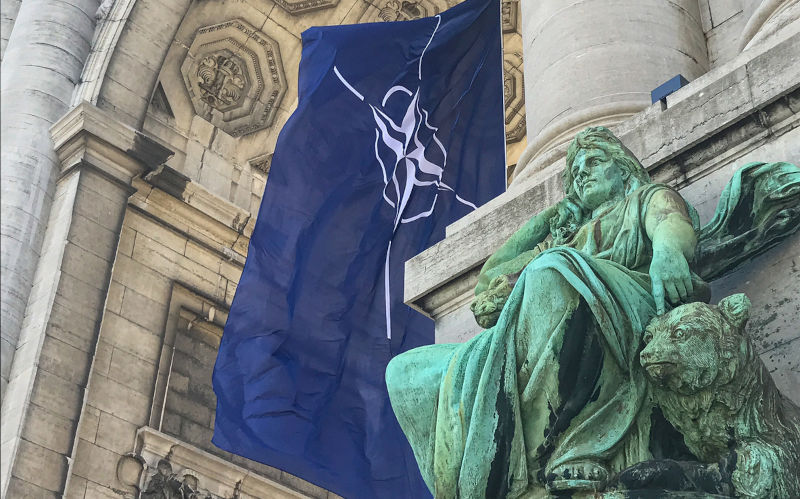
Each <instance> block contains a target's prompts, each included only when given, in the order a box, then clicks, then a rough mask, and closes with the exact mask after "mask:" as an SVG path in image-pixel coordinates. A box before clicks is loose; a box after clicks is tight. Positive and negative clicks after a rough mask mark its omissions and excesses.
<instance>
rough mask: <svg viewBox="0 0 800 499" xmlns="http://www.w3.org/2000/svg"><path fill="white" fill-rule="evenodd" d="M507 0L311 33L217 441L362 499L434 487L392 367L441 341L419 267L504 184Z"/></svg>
mask: <svg viewBox="0 0 800 499" xmlns="http://www.w3.org/2000/svg"><path fill="white" fill-rule="evenodd" d="M500 36H501V32H500V5H499V2H498V1H497V0H467V1H466V2H464V3H462V4H459V5H457V6H456V7H454V8H452V9H450V10H448V11H446V12H443V13H442V14H440V15H437V16H435V17H431V18H425V19H420V20H415V21H408V22H396V23H376V24H362V25H353V26H331V27H318V28H311V29H309V30H307V31H306V32H304V33H303V54H302V60H301V63H300V80H299V101H298V107H297V110H296V111H295V112H294V114H293V115H292V117H291V118H290V119H289V121H288V122H287V123H286V125H285V126H284V128H283V130H282V131H281V134H280V137H279V139H278V144H277V146H276V148H275V153H274V156H273V160H272V167H271V172H270V176H269V181H268V182H267V187H266V190H265V193H264V198H263V201H262V203H261V209H260V212H259V217H258V221H257V223H256V226H255V230H254V232H253V235H252V237H251V240H250V249H249V253H248V257H247V263H246V264H245V267H244V272H243V273H242V277H241V280H240V282H239V286H238V289H237V291H236V296H235V298H234V300H233V305H232V307H231V311H230V315H229V318H228V322H227V325H226V327H225V332H224V335H223V337H222V342H221V344H220V348H219V355H218V357H217V363H216V366H215V368H214V391H215V392H216V395H217V412H216V423H215V430H214V438H213V442H214V444H215V445H217V446H218V447H220V448H221V449H224V450H227V451H230V452H233V453H236V454H239V455H242V456H245V457H247V458H250V459H253V460H255V461H259V462H262V463H265V464H268V465H271V466H274V467H277V468H280V469H282V470H285V471H287V472H289V473H291V474H293V475H296V476H299V477H301V478H303V479H305V480H308V481H310V482H312V483H314V484H317V485H319V486H321V487H324V488H326V489H329V490H331V491H334V492H336V493H338V494H340V495H343V496H345V497H347V498H349V499H354V498H362V497H364V498H374V497H378V498H391V497H399V498H419V497H429V496H430V492H428V490H427V487H426V486H425V484H424V482H423V480H422V477H421V475H420V473H419V469H418V467H417V464H416V461H415V459H414V455H413V452H412V451H411V448H410V446H409V445H408V442H407V441H406V439H405V436H404V435H403V433H402V431H401V430H400V427H399V425H398V423H397V421H396V419H395V417H394V414H393V412H392V409H391V405H390V403H389V397H388V394H387V391H386V384H385V381H384V372H385V368H386V365H387V363H388V362H389V360H390V359H391V358H392V357H393V356H394V355H397V354H399V353H401V352H404V351H406V350H409V349H411V348H414V347H417V346H420V345H426V344H430V343H432V342H433V339H434V338H433V323H432V321H431V320H430V319H428V318H426V317H424V316H422V315H420V314H419V313H417V312H415V311H413V310H412V309H410V308H409V307H408V306H406V305H405V304H403V270H404V264H405V261H406V260H408V259H409V258H411V257H413V256H414V255H416V254H417V253H419V252H420V251H422V250H424V249H426V248H427V247H429V246H430V245H432V244H434V243H436V242H438V241H440V240H441V239H442V238H443V237H444V233H445V227H446V226H447V225H448V224H450V223H452V222H453V221H455V220H456V219H458V218H459V217H461V216H463V215H465V214H467V213H469V212H470V211H472V210H474V209H475V207H476V206H479V205H481V204H483V203H485V202H486V201H488V200H490V199H491V198H493V197H495V196H497V195H498V194H500V193H501V192H503V190H504V189H505V152H504V151H505V149H504V148H505V138H504V113H503V75H502V53H501V42H500Z"/></svg>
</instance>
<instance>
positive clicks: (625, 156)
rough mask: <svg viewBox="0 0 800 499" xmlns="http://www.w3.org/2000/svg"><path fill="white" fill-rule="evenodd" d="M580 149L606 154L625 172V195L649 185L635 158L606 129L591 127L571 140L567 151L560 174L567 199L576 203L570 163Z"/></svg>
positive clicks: (641, 167)
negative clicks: (565, 161) (565, 164)
mask: <svg viewBox="0 0 800 499" xmlns="http://www.w3.org/2000/svg"><path fill="white" fill-rule="evenodd" d="M581 149H600V150H601V151H603V152H605V153H606V154H608V155H609V156H610V157H611V158H612V159H613V160H614V161H615V162H616V164H617V166H618V167H619V168H620V169H622V170H623V171H625V172H627V174H628V175H627V178H626V179H625V194H630V193H631V192H633V191H634V190H636V189H637V188H639V187H641V186H642V185H644V184H649V183H650V175H648V174H647V170H645V169H644V167H643V166H642V164H641V163H639V160H638V159H636V156H634V155H633V153H632V152H631V151H630V150H629V149H628V148H627V147H625V145H624V144H623V143H622V142H620V140H619V139H618V138H617V137H616V136H615V135H614V134H613V133H611V130H609V129H608V128H606V127H603V126H593V127H589V128H586V129H585V130H583V131H582V132H580V133H579V134H578V135H576V136H575V138H574V139H572V142H571V143H570V145H569V148H568V149H567V168H566V169H565V170H564V173H563V174H562V178H563V179H564V192H565V193H566V195H567V197H569V198H571V199H574V200H576V201H577V198H576V196H575V189H574V188H573V187H572V181H573V180H574V179H573V177H572V162H573V161H575V156H577V155H578V151H580V150H581Z"/></svg>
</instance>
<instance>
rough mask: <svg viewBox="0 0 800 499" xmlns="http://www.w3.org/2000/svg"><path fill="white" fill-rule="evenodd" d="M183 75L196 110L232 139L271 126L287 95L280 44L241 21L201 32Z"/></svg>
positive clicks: (195, 40) (230, 22)
mask: <svg viewBox="0 0 800 499" xmlns="http://www.w3.org/2000/svg"><path fill="white" fill-rule="evenodd" d="M181 73H182V74H183V81H184V84H185V85H186V90H187V91H188V92H189V96H190V98H191V101H192V105H193V106H194V109H195V112H196V113H197V114H198V115H199V116H202V117H203V118H205V119H207V120H208V121H210V122H211V123H213V124H214V125H215V126H217V127H219V128H221V129H222V130H223V131H225V132H227V133H229V134H230V135H232V136H234V137H239V136H242V135H246V134H248V133H252V132H256V131H258V130H262V129H264V128H267V127H269V126H270V125H272V123H273V122H274V120H275V114H276V113H277V110H278V106H279V105H280V102H281V100H282V99H283V96H284V95H285V94H286V88H287V84H286V77H285V75H284V72H283V64H282V62H281V56H280V48H279V47H278V44H277V42H276V41H275V40H273V39H272V38H270V37H269V36H267V35H266V34H265V33H263V32H261V31H259V30H257V29H256V28H254V27H253V26H251V25H249V24H248V23H246V22H245V21H243V20H241V19H232V20H230V21H226V22H224V23H220V24H215V25H212V26H206V27H203V28H200V29H199V30H198V31H197V34H196V35H195V38H194V41H193V42H192V45H191V46H190V47H189V52H188V54H187V56H186V59H185V60H184V61H183V64H182V65H181Z"/></svg>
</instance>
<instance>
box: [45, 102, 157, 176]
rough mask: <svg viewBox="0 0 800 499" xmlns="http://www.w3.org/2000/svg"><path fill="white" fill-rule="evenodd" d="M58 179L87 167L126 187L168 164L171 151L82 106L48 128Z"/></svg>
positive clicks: (103, 113) (106, 114)
mask: <svg viewBox="0 0 800 499" xmlns="http://www.w3.org/2000/svg"><path fill="white" fill-rule="evenodd" d="M50 135H51V137H52V139H53V145H54V147H55V151H56V154H57V155H58V159H59V160H60V161H61V175H62V176H63V175H64V174H65V173H66V172H68V171H70V170H71V169H72V168H75V167H77V166H79V165H86V164H88V165H90V166H92V167H94V168H96V169H97V170H99V171H100V172H102V173H103V174H105V175H108V176H110V177H111V178H113V179H114V180H116V181H118V182H121V183H122V184H125V185H130V183H131V179H132V178H133V177H135V176H137V175H139V174H140V173H142V172H144V171H150V170H153V169H155V168H157V167H158V166H160V165H161V164H163V163H164V162H166V161H167V159H169V158H170V157H171V156H172V155H173V151H171V150H169V149H167V148H166V147H164V146H162V145H160V144H159V143H158V142H156V141H155V140H154V139H152V138H150V137H148V136H146V135H144V134H143V133H141V132H139V131H137V130H135V129H133V128H131V127H129V126H127V125H125V124H123V123H121V122H120V121H119V120H117V119H116V118H115V117H114V116H113V115H112V114H111V113H109V112H108V111H104V110H102V109H100V108H98V107H97V106H95V105H93V104H91V103H89V102H86V101H84V102H81V103H80V104H78V105H77V106H76V107H74V108H73V109H72V110H70V111H69V112H68V113H67V114H66V115H64V116H63V117H62V118H61V119H60V120H58V121H57V122H56V123H55V124H54V125H53V126H52V127H51V128H50Z"/></svg>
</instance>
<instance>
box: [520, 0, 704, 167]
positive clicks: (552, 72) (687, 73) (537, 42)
mask: <svg viewBox="0 0 800 499" xmlns="http://www.w3.org/2000/svg"><path fill="white" fill-rule="evenodd" d="M522 30H523V32H522V37H523V52H524V57H525V108H526V115H527V127H528V148H527V149H526V151H525V152H524V153H523V155H522V157H521V158H520V161H519V163H518V165H517V171H516V172H515V179H519V178H521V177H524V176H527V175H530V174H531V173H532V171H533V170H537V169H540V168H542V167H545V166H547V165H549V164H551V163H552V162H553V161H554V160H555V159H557V158H558V157H559V156H561V155H563V150H560V149H559V146H561V149H563V146H564V144H565V143H566V142H567V141H568V140H569V139H571V138H572V137H573V136H574V135H575V133H576V132H578V131H579V130H581V129H583V128H585V127H586V126H591V125H604V126H613V125H615V124H617V123H619V122H621V121H623V120H624V119H626V118H628V117H630V116H632V115H633V114H635V113H637V112H639V111H641V110H643V109H645V108H646V107H648V106H649V105H650V104H651V101H650V91H651V90H653V89H654V88H656V87H657V86H658V85H660V84H661V83H664V82H665V81H667V80H668V79H670V78H672V77H673V76H675V75H677V74H682V75H683V76H684V77H686V78H687V79H688V80H690V81H691V80H694V79H695V78H697V77H699V76H700V75H702V74H704V73H705V72H706V71H707V70H708V55H707V50H706V41H705V36H704V34H703V28H702V25H701V21H700V12H699V8H698V3H697V0H680V1H676V2H663V1H661V0H642V1H640V0H593V1H586V2H563V1H562V0H542V1H535V2H534V1H531V2H522ZM526 170H527V171H526ZM523 171H525V173H522V172H523Z"/></svg>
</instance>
